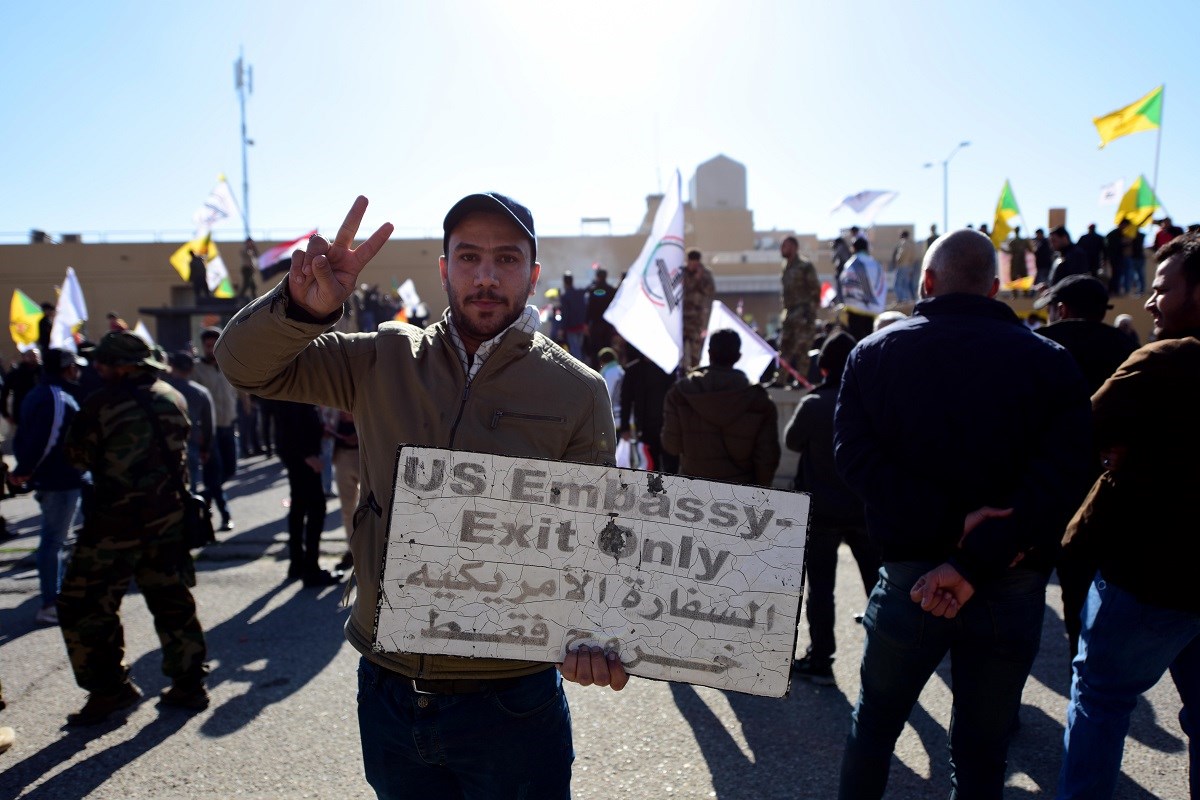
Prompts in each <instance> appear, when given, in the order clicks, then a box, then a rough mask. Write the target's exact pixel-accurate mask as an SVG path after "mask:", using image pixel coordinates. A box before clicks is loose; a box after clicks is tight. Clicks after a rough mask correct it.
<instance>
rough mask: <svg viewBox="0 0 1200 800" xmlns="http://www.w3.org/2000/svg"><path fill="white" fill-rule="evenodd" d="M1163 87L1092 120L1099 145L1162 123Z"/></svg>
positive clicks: (1147, 129)
mask: <svg viewBox="0 0 1200 800" xmlns="http://www.w3.org/2000/svg"><path fill="white" fill-rule="evenodd" d="M1162 106H1163V87H1162V86H1159V87H1158V88H1157V89H1155V90H1154V91H1152V92H1150V94H1148V95H1146V96H1145V97H1143V98H1141V99H1140V100H1137V101H1135V102H1133V103H1130V104H1129V105H1127V106H1125V107H1124V108H1118V109H1117V110H1116V111H1113V112H1111V113H1109V114H1105V115H1104V116H1102V117H1096V118H1094V119H1093V120H1092V122H1093V123H1094V124H1095V125H1096V130H1097V131H1099V133H1100V147H1101V148H1103V147H1104V145H1106V144H1108V143H1109V142H1111V141H1112V140H1113V139H1117V138H1120V137H1122V136H1128V135H1129V134H1131V133H1137V132H1139V131H1152V130H1154V129H1156V128H1158V127H1159V126H1160V125H1162Z"/></svg>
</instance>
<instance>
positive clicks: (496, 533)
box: [374, 447, 809, 697]
mask: <svg viewBox="0 0 1200 800" xmlns="http://www.w3.org/2000/svg"><path fill="white" fill-rule="evenodd" d="M808 508H809V498H808V495H806V494H802V493H797V492H787V491H780V490H775V489H763V488H760V487H755V486H735V485H733V484H728V483H718V482H715V481H703V480H696V479H690V478H683V477H679V476H675V475H663V474H659V473H654V472H642V471H639V470H631V469H619V468H616V467H603V466H597V465H593V464H574V463H567V462H559V461H544V460H539V459H527V458H509V457H506V456H497V455H486V454H481V453H466V452H457V451H451V450H440V449H436V448H424V447H402V448H400V450H399V452H398V454H397V465H396V479H395V486H394V488H393V496H392V503H391V513H390V517H389V522H388V543H387V556H386V559H385V562H384V566H383V572H382V576H381V581H382V583H381V590H380V593H379V597H380V600H379V608H378V613H377V614H376V626H375V632H374V645H375V647H376V648H377V649H378V650H381V651H385V652H406V653H436V654H447V655H457V656H470V657H477V658H513V659H521V660H528V661H542V662H555V663H557V662H561V661H562V659H563V656H564V655H565V654H566V652H567V650H568V649H574V648H575V647H576V646H578V645H579V644H583V643H587V644H600V645H603V646H605V647H609V648H615V649H616V650H618V652H619V653H620V656H621V660H622V662H624V664H625V668H626V670H627V671H628V672H629V673H630V674H633V675H641V676H644V677H647V678H656V679H660V680H672V681H682V682H686V683H695V684H703V685H705V686H715V687H717V688H720V689H732V690H734V691H739V692H747V693H750V694H757V695H766V696H770V697H782V696H784V695H785V694H786V693H787V690H788V680H789V677H790V671H791V665H792V656H793V652H794V649H795V645H796V624H797V621H798V619H799V614H800V594H801V590H802V576H803V567H804V545H805V540H806V536H807V530H808Z"/></svg>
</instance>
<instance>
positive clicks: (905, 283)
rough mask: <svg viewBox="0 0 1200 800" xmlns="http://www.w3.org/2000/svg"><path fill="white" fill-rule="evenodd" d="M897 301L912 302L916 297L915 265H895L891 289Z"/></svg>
mask: <svg viewBox="0 0 1200 800" xmlns="http://www.w3.org/2000/svg"><path fill="white" fill-rule="evenodd" d="M892 290H893V291H894V292H895V293H896V302H897V303H912V302H915V301H916V299H917V265H916V264H909V265H908V266H905V267H896V277H895V282H894V284H893V289H892Z"/></svg>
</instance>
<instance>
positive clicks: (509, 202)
mask: <svg viewBox="0 0 1200 800" xmlns="http://www.w3.org/2000/svg"><path fill="white" fill-rule="evenodd" d="M475 211H487V212H490V213H493V214H494V213H497V212H499V213H501V214H504V215H506V216H507V217H508V218H509V219H511V220H512V221H513V222H515V223H517V227H519V228H520V229H521V230H522V231H524V232H525V235H526V236H528V237H529V247H530V261H531V262H534V261H537V234H536V233H534V229H533V214H532V213H531V212H530V211H529V209H528V208H526V207H525V206H523V205H521V204H520V203H518V202H517V201H516V200H513V199H512V198H511V197H509V196H507V195H503V194H500V193H499V192H481V193H479V194H469V195H467V196H466V197H464V198H463V199H462V200H459V201H458V202H457V203H455V204H454V206H453V207H452V208H451V209H450V211H449V212H448V213H447V214H446V219H445V221H444V222H442V232H443V235H442V253H443V254H446V255H449V253H450V233H451V232H452V231H453V230H454V229H455V228H457V227H458V223H460V222H462V221H463V218H465V217H466V216H467V215H468V214H470V213H472V212H475Z"/></svg>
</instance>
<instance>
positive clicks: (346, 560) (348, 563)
mask: <svg viewBox="0 0 1200 800" xmlns="http://www.w3.org/2000/svg"><path fill="white" fill-rule="evenodd" d="M334 569H336V570H339V571H341V572H349V571H350V570H352V569H354V554H353V553H351V552H350V551H348V550H347V551H346V555H344V556H342V560H341V561H339V562H338V563H337V566H336V567H334Z"/></svg>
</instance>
